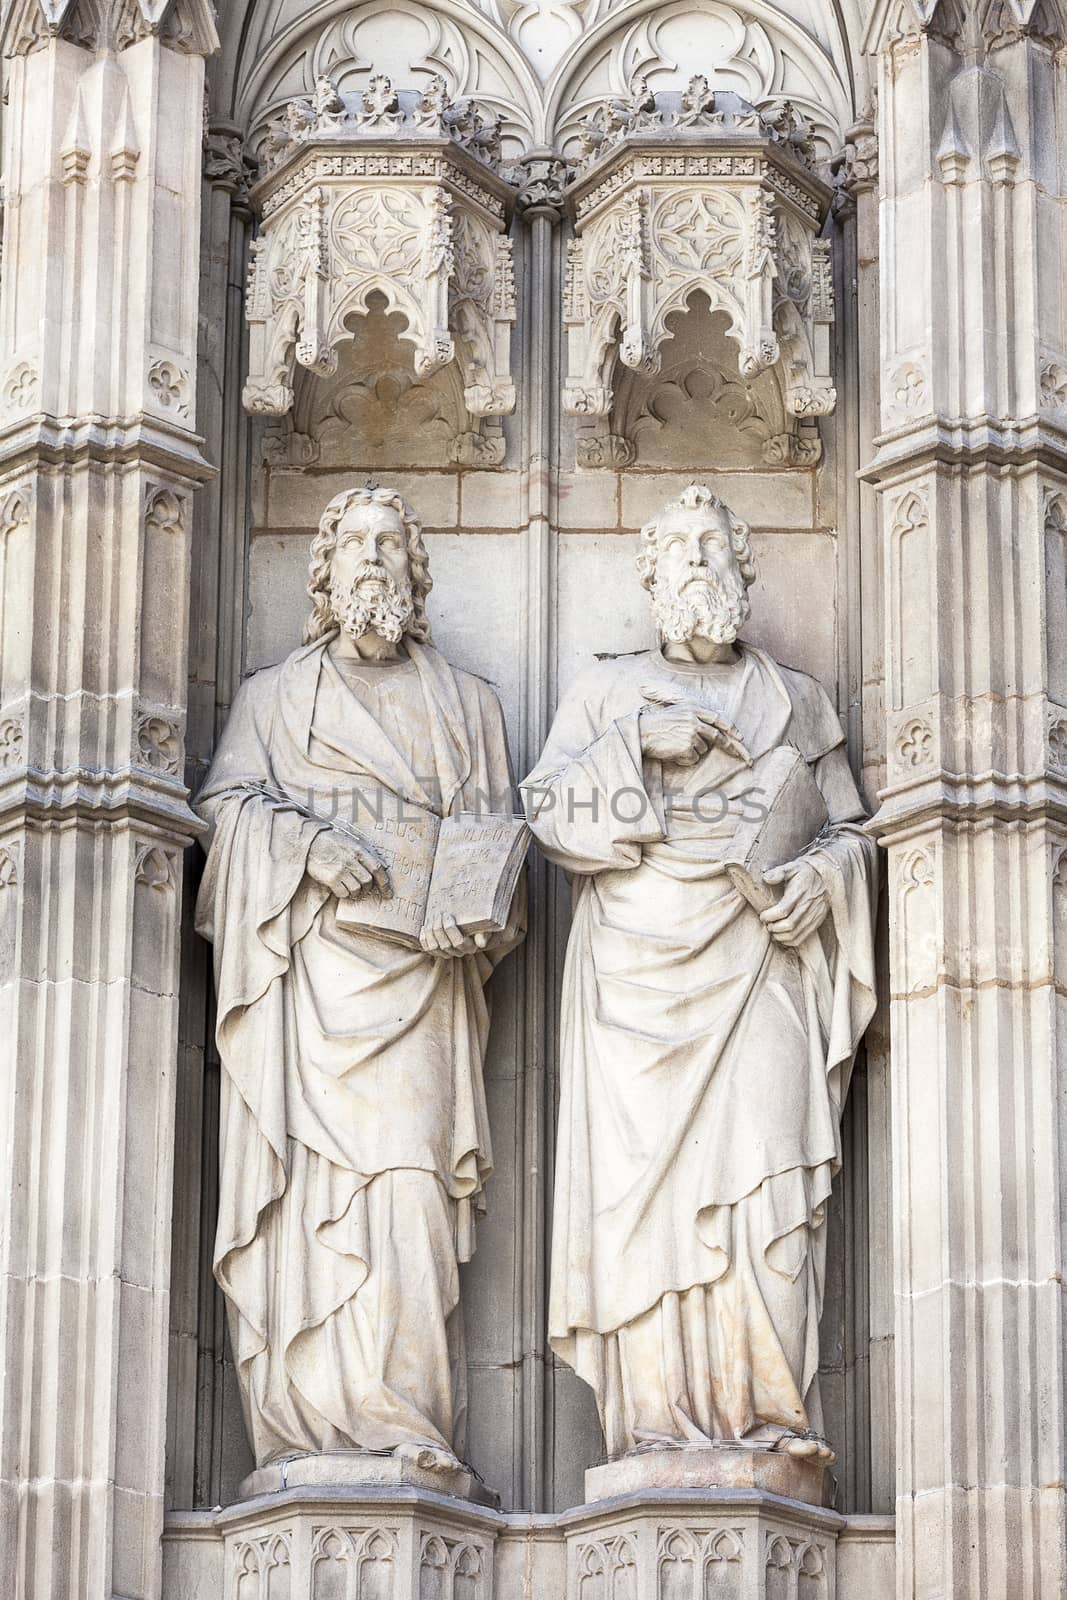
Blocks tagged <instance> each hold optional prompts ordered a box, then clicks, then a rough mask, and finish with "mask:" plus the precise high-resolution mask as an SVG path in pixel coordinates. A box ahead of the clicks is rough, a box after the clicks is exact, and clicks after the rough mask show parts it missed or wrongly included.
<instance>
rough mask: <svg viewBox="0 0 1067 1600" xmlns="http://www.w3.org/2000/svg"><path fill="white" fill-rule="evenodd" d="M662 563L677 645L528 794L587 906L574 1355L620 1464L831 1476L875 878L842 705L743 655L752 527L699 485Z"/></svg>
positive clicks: (677, 505)
mask: <svg viewBox="0 0 1067 1600" xmlns="http://www.w3.org/2000/svg"><path fill="white" fill-rule="evenodd" d="M641 542H642V549H641V554H640V559H639V569H640V575H641V579H642V582H643V584H644V586H645V588H646V589H648V590H649V592H650V594H651V597H652V606H653V611H654V615H655V620H656V623H657V626H658V630H659V634H660V638H661V641H662V643H661V645H660V647H659V648H657V649H655V650H651V651H648V652H646V653H643V654H638V655H635V656H629V657H624V658H616V659H607V660H602V661H600V662H598V663H597V664H596V665H595V666H593V667H591V668H590V669H588V671H586V672H585V673H584V674H582V675H581V676H580V677H579V678H578V679H577V681H576V682H575V683H574V684H572V686H571V688H570V689H569V691H568V692H567V693H566V694H565V695H564V697H563V700H562V703H561V705H560V707H559V711H558V714H557V716H556V720H555V723H554V725H553V727H552V730H551V733H550V736H549V740H548V743H547V746H546V748H545V750H544V753H543V755H542V758H541V760H540V762H539V764H538V766H537V768H536V770H535V771H534V772H533V773H532V774H531V775H530V777H529V778H528V779H527V780H526V783H525V784H524V785H523V789H524V794H525V798H526V804H527V814H528V816H529V819H530V822H531V826H532V828H533V831H534V833H535V835H536V837H537V839H538V841H539V842H540V844H541V847H542V849H544V850H545V851H546V852H547V854H548V855H549V856H550V857H551V858H552V860H554V861H556V862H558V863H559V865H560V866H562V867H563V868H565V870H566V871H567V873H568V874H569V875H570V877H571V880H572V886H573V925H572V929H571V934H570V942H569V946H568V951H567V961H566V970H565V977H564V990H563V1018H562V1060H561V1078H562V1092H561V1104H560V1120H559V1135H558V1141H559V1144H558V1157H557V1161H556V1174H557V1176H556V1195H555V1209H554V1216H553V1245H552V1285H551V1304H550V1323H549V1333H550V1338H551V1341H552V1344H553V1347H554V1348H555V1350H556V1351H557V1353H558V1354H559V1355H560V1356H561V1357H562V1358H563V1359H564V1360H565V1361H567V1362H568V1363H569V1364H570V1365H571V1366H572V1367H574V1368H575V1369H576V1371H577V1372H578V1373H579V1374H580V1376H581V1377H582V1378H584V1379H585V1380H586V1382H587V1383H589V1384H590V1385H591V1386H592V1387H593V1389H594V1390H595V1392H596V1397H597V1401H598V1404H599V1408H600V1415H601V1420H602V1422H603V1426H604V1433H605V1437H606V1441H607V1447H608V1454H609V1457H610V1458H611V1459H612V1460H613V1461H615V1460H616V1459H617V1458H619V1457H622V1456H624V1455H627V1454H633V1453H637V1452H642V1453H643V1452H652V1451H657V1452H658V1451H662V1450H668V1449H670V1448H671V1447H686V1446H696V1447H705V1452H706V1453H705V1455H704V1456H703V1457H702V1459H703V1460H704V1461H705V1463H709V1462H710V1463H712V1465H711V1466H710V1467H709V1469H708V1470H709V1471H711V1472H712V1474H713V1475H714V1473H715V1471H716V1470H717V1469H716V1468H715V1466H714V1463H715V1462H716V1461H717V1462H719V1463H720V1465H721V1466H722V1468H723V1469H724V1470H728V1471H731V1472H736V1470H737V1468H738V1464H739V1462H740V1461H741V1460H742V1459H744V1458H742V1457H740V1456H739V1455H738V1453H737V1452H738V1448H739V1447H740V1448H745V1449H751V1450H753V1451H762V1452H768V1451H770V1452H781V1453H783V1454H785V1455H787V1456H789V1457H792V1458H798V1457H799V1458H803V1459H804V1460H806V1461H807V1462H808V1463H809V1467H806V1468H805V1469H804V1470H805V1471H808V1470H810V1466H811V1465H816V1466H818V1465H820V1464H823V1463H829V1461H830V1460H831V1459H832V1452H831V1449H830V1446H829V1445H828V1443H827V1442H826V1439H825V1437H824V1430H823V1423H822V1417H821V1413H820V1407H819V1396H818V1382H817V1369H818V1328H819V1314H820V1311H821V1308H822V1294H823V1276H824V1274H823V1267H824V1261H825V1252H826V1223H825V1219H826V1205H827V1200H828V1199H829V1195H830V1185H831V1180H832V1178H833V1176H834V1174H835V1172H837V1170H838V1168H839V1166H840V1161H841V1138H840V1131H839V1122H840V1116H841V1109H842V1105H843V1102H844V1098H845V1094H846V1091H847V1088H848V1079H849V1073H850V1070H851V1066H852V1060H853V1056H854V1053H855V1050H856V1047H857V1044H858V1041H859V1039H860V1036H861V1034H862V1032H863V1030H864V1028H865V1026H866V1024H867V1022H868V1021H869V1020H870V1017H871V1015H872V1013H873V1010H874V963H873V948H872V938H873V901H874V894H875V849H874V844H873V842H872V841H871V840H870V839H869V838H868V837H867V836H866V835H865V834H864V832H863V831H862V828H861V823H862V820H863V817H864V809H863V805H862V802H861V799H860V796H859V794H858V793H857V790H856V785H855V783H854V781H853V778H852V774H851V772H850V770H849V765H848V761H847V759H846V754H845V742H844V734H843V733H842V730H841V725H840V723H839V721H838V718H837V715H836V713H835V711H834V708H833V706H832V705H831V703H830V701H829V699H828V698H827V696H826V694H825V692H824V691H823V689H822V688H821V687H820V686H819V685H818V684H817V683H816V682H815V681H814V680H813V679H812V678H810V677H808V676H806V675H805V674H804V673H802V672H798V671H795V670H793V669H791V668H789V667H786V666H782V665H780V664H778V663H777V662H775V661H773V660H772V659H771V658H770V656H769V655H767V654H766V653H765V652H764V651H762V650H759V649H755V648H754V647H752V646H751V645H747V644H743V643H741V642H740V640H739V639H738V634H739V631H740V629H741V628H742V627H743V626H744V623H745V621H746V619H747V617H748V615H749V600H748V588H749V585H750V584H751V583H752V581H753V578H754V576H755V568H754V563H753V558H752V552H751V547H750V541H749V533H748V529H747V527H746V526H745V525H744V523H742V522H741V521H740V520H739V519H738V518H737V517H735V516H733V515H732V514H731V513H730V511H729V510H728V508H727V507H726V506H725V505H724V504H723V503H722V502H721V501H720V500H718V499H717V498H716V496H715V495H713V494H712V493H711V492H710V491H709V490H708V489H707V488H705V487H703V486H700V485H692V486H691V487H690V488H688V489H686V490H685V492H684V493H683V494H682V495H681V496H680V498H679V499H678V500H676V501H674V502H672V503H671V504H670V505H668V506H667V507H665V509H664V510H663V512H662V513H661V515H660V516H659V517H658V518H657V519H656V521H654V522H653V523H651V524H650V525H649V526H648V527H646V528H645V529H644V530H643V534H642V541H641ZM723 1445H726V1446H727V1447H730V1448H729V1453H728V1454H725V1455H724V1454H722V1452H721V1447H722V1446H723ZM709 1446H710V1447H712V1451H711V1453H707V1447H709ZM670 1459H671V1458H668V1457H666V1456H658V1457H657V1458H656V1461H645V1462H644V1463H643V1464H642V1465H641V1470H642V1471H648V1470H653V1469H655V1470H656V1471H667V1470H668V1468H669V1463H670ZM677 1459H678V1465H679V1467H681V1466H683V1465H684V1464H685V1462H686V1461H691V1460H692V1459H695V1458H693V1457H692V1452H691V1451H690V1455H689V1457H687V1458H681V1457H679V1458H677ZM747 1459H749V1460H750V1461H754V1460H755V1456H754V1455H753V1456H750V1457H748V1458H747ZM631 1465H632V1467H633V1469H634V1470H636V1468H637V1465H638V1464H637V1463H632V1464H630V1465H628V1466H627V1471H630V1470H631ZM608 1470H609V1469H606V1468H601V1469H598V1471H600V1472H601V1474H603V1473H605V1472H607V1471H608ZM610 1470H611V1471H613V1472H614V1471H615V1469H614V1468H612V1469H610ZM671 1470H673V1469H671ZM697 1470H698V1471H699V1470H702V1469H697ZM775 1470H777V1469H775ZM790 1470H791V1471H793V1470H794V1469H793V1468H790ZM795 1470H796V1471H800V1470H801V1469H800V1467H799V1465H798V1466H797V1467H796V1469H795ZM617 1476H618V1474H617V1473H616V1477H617ZM816 1476H817V1478H818V1480H819V1482H821V1473H818V1474H816ZM612 1481H613V1482H614V1481H615V1480H612ZM679 1481H680V1480H679ZM687 1481H695V1480H694V1479H693V1478H692V1477H690V1478H689V1480H687ZM733 1481H737V1480H736V1478H735V1479H734V1480H733ZM619 1486H620V1485H619V1484H616V1488H618V1487H619ZM623 1487H625V1485H623Z"/></svg>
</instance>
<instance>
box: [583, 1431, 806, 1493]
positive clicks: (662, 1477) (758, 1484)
mask: <svg viewBox="0 0 1067 1600" xmlns="http://www.w3.org/2000/svg"><path fill="white" fill-rule="evenodd" d="M650 1489H760V1490H762V1491H763V1492H764V1493H765V1494H775V1495H782V1496H783V1497H784V1498H785V1499H787V1500H799V1501H801V1502H802V1503H803V1504H804V1505H809V1506H825V1505H827V1504H829V1503H830V1501H831V1499H832V1495H833V1481H832V1478H831V1475H830V1472H829V1471H828V1469H827V1467H826V1466H825V1465H824V1463H823V1462H821V1461H814V1460H812V1459H811V1458H809V1457H797V1456H791V1455H787V1454H785V1453H783V1452H780V1451H776V1450H754V1449H752V1448H751V1447H750V1446H747V1445H743V1444H713V1445H712V1444H708V1445H687V1446H685V1447H684V1448H683V1449H680V1450H674V1449H672V1450H643V1451H639V1452H636V1453H635V1454H633V1455H627V1456H622V1457H621V1458H620V1459H619V1460H618V1461H608V1462H606V1463H605V1464H604V1465H603V1466H600V1467H591V1468H590V1469H589V1471H588V1472H587V1473H586V1475H585V1498H586V1501H587V1502H588V1503H590V1504H592V1503H594V1502H596V1501H600V1500H611V1499H614V1498H615V1497H616V1496H618V1495H632V1494H644V1493H645V1492H647V1491H648V1490H650Z"/></svg>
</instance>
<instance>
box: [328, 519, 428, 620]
mask: <svg viewBox="0 0 1067 1600" xmlns="http://www.w3.org/2000/svg"><path fill="white" fill-rule="evenodd" d="M330 596H331V600H332V602H333V611H334V616H335V617H336V618H337V620H338V622H339V623H340V624H341V626H342V628H344V630H345V631H346V633H348V634H349V635H350V636H351V637H352V638H354V639H358V638H361V637H362V636H363V635H364V634H365V633H369V632H374V633H378V634H380V635H381V637H382V638H383V639H389V640H391V641H392V642H393V643H395V642H396V641H397V640H398V639H400V638H402V637H403V634H404V631H405V629H406V628H407V626H408V624H409V623H410V621H411V619H412V617H413V616H414V601H413V597H412V592H411V567H410V563H409V560H408V542H407V534H406V531H405V529H404V523H403V519H402V518H401V516H400V513H399V512H398V511H396V510H395V509H394V508H393V507H392V506H376V505H369V506H368V505H354V506H352V507H351V508H350V509H349V510H348V511H346V513H345V515H344V516H343V517H342V518H341V521H340V523H339V524H338V527H337V544H336V546H335V548H334V552H333V555H332V556H331V558H330Z"/></svg>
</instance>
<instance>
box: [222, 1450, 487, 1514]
mask: <svg viewBox="0 0 1067 1600" xmlns="http://www.w3.org/2000/svg"><path fill="white" fill-rule="evenodd" d="M323 1487H328V1488H334V1489H355V1490H359V1489H364V1488H373V1489H401V1488H407V1489H422V1490H428V1491H429V1492H430V1493H431V1494H439V1495H449V1496H451V1497H453V1498H455V1499H457V1500H467V1501H469V1502H470V1503H471V1504H472V1505H477V1506H490V1507H492V1508H493V1509H495V1508H496V1507H497V1506H499V1504H500V1496H499V1495H498V1494H497V1493H496V1491H495V1490H494V1489H489V1488H487V1487H486V1485H485V1484H484V1483H483V1482H482V1480H481V1479H480V1478H479V1477H478V1476H477V1474H475V1473H474V1472H472V1471H471V1470H470V1469H469V1468H468V1467H428V1466H427V1467H424V1466H420V1465H419V1464H418V1463H417V1462H415V1461H412V1460H409V1459H407V1458H405V1457H402V1456H395V1455H392V1454H390V1455H384V1454H382V1455H378V1454H375V1453H373V1452H369V1451H365V1450H334V1451H331V1452H330V1453H329V1454H328V1455H310V1454H308V1455H292V1456H282V1457H280V1458H279V1459H278V1460H277V1461H272V1462H271V1463H270V1465H269V1466H266V1467H260V1468H258V1469H257V1471H255V1472H250V1473H249V1475H248V1477H247V1478H245V1479H244V1481H243V1482H242V1484H241V1491H240V1492H241V1495H242V1497H243V1498H244V1499H246V1500H251V1499H253V1498H255V1497H256V1496H258V1495H264V1494H278V1493H280V1492H281V1491H282V1490H286V1489H319V1488H323Z"/></svg>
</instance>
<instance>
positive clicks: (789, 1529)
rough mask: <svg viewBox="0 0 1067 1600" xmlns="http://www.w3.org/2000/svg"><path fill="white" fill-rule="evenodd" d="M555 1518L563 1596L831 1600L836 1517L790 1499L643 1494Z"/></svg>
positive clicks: (724, 1493)
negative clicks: (560, 1536)
mask: <svg viewBox="0 0 1067 1600" xmlns="http://www.w3.org/2000/svg"><path fill="white" fill-rule="evenodd" d="M672 1453H675V1452H672ZM677 1453H680V1452H677ZM664 1454H666V1452H664ZM601 1470H603V1469H601ZM560 1521H561V1522H562V1523H563V1524H564V1526H565V1529H566V1538H567V1591H566V1593H567V1600H615V1597H616V1596H619V1597H621V1596H626V1597H627V1600H630V1597H633V1600H675V1597H676V1596H684V1597H685V1600H689V1597H690V1596H693V1597H699V1600H798V1597H799V1600H834V1595H835V1592H836V1564H837V1535H838V1533H839V1531H840V1530H841V1528H842V1527H843V1526H844V1518H843V1517H840V1516H838V1515H837V1514H836V1513H835V1512H833V1511H825V1510H822V1509H818V1508H816V1507H815V1506H809V1505H801V1504H800V1503H799V1502H797V1501H795V1500H786V1499H782V1498H781V1497H779V1496H777V1495H770V1494H762V1493H760V1492H759V1491H758V1490H753V1489H737V1490H728V1489H675V1490H669V1489H653V1490H648V1491H646V1492H644V1493H640V1494H631V1495H623V1496H619V1497H618V1498H616V1499H613V1500H605V1501H601V1502H599V1503H598V1504H596V1505H587V1506H583V1507H582V1508H581V1509H580V1510H578V1511H571V1512H568V1513H566V1515H565V1516H563V1517H562V1518H561V1519H560Z"/></svg>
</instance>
